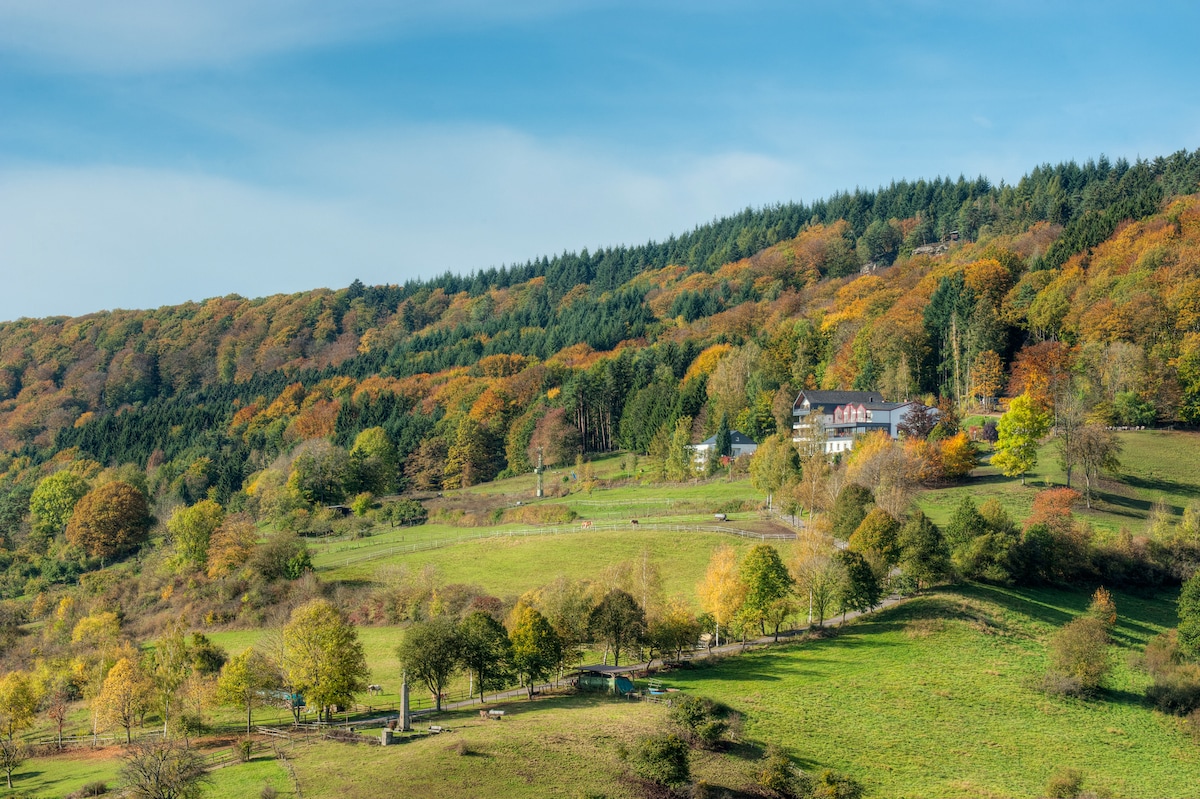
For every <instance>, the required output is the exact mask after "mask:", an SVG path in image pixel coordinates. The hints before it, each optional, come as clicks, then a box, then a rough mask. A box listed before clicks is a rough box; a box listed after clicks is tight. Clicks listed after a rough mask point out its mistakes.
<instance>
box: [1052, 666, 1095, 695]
mask: <svg viewBox="0 0 1200 799" xmlns="http://www.w3.org/2000/svg"><path fill="white" fill-rule="evenodd" d="M1042 690H1043V691H1045V692H1046V693H1048V694H1052V695H1054V696H1076V697H1082V696H1086V695H1087V693H1086V692H1085V691H1084V690H1083V685H1082V683H1080V682H1079V678H1078V677H1074V676H1072V675H1070V674H1063V673H1062V672H1061V671H1053V670H1051V671H1049V672H1047V673H1046V676H1045V677H1043V678H1042Z"/></svg>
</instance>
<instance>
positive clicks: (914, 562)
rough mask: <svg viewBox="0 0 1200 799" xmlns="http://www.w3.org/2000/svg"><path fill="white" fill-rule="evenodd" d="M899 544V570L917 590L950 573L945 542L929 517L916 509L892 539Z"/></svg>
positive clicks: (948, 556)
mask: <svg viewBox="0 0 1200 799" xmlns="http://www.w3.org/2000/svg"><path fill="white" fill-rule="evenodd" d="M896 542H897V543H898V544H899V545H900V568H901V569H903V570H904V573H905V574H907V575H908V576H909V577H911V578H912V579H914V580H916V582H917V588H918V590H919V589H921V588H923V587H925V586H927V585H930V584H931V583H935V582H937V581H938V580H942V579H945V578H946V577H947V576H949V574H950V552H949V551H948V548H947V547H946V539H945V538H943V537H942V531H941V530H939V529H938V527H937V525H935V524H934V523H933V522H932V521H930V520H929V517H928V516H926V515H925V514H924V513H923V512H921V511H919V510H917V511H914V512H913V514H912V515H911V516H909V518H908V521H906V522H905V523H904V526H903V527H901V528H900V532H899V533H898V534H897V536H896Z"/></svg>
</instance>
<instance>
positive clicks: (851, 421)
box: [792, 391, 920, 455]
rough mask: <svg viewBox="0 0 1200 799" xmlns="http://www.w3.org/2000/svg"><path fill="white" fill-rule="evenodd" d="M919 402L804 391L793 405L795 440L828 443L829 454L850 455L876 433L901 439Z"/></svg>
mask: <svg viewBox="0 0 1200 799" xmlns="http://www.w3.org/2000/svg"><path fill="white" fill-rule="evenodd" d="M919 404H920V403H918V402H912V401H909V402H884V400H883V396H882V395H881V394H880V393H879V392H878V391H801V392H800V396H798V397H796V401H795V403H793V404H792V416H793V417H794V418H795V422H794V423H793V424H792V441H794V442H795V443H796V444H797V445H801V446H802V445H803V444H805V443H806V442H811V441H813V440H821V441H824V449H825V453H826V454H827V455H834V454H837V453H839V452H847V451H848V450H850V449H851V448H852V447H853V446H854V439H855V438H856V437H858V436H861V435H866V434H867V433H872V432H874V431H876V430H882V431H884V432H886V433H887V434H888V435H889V436H891V437H892V438H899V437H900V433H899V426H900V423H901V422H902V421H903V420H904V417H905V415H907V414H908V412H909V411H911V410H912V409H913V408H914V407H916V406H918V405H919Z"/></svg>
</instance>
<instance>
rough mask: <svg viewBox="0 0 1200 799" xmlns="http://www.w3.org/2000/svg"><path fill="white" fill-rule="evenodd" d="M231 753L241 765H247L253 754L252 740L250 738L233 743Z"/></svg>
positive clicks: (239, 739)
mask: <svg viewBox="0 0 1200 799" xmlns="http://www.w3.org/2000/svg"><path fill="white" fill-rule="evenodd" d="M233 753H234V754H235V755H237V757H238V759H239V760H241V761H242V762H243V763H249V762H250V757H251V755H253V754H254V740H253V739H252V738H238V739H237V740H236V741H234V742H233Z"/></svg>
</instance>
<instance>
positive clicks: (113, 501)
mask: <svg viewBox="0 0 1200 799" xmlns="http://www.w3.org/2000/svg"><path fill="white" fill-rule="evenodd" d="M149 529H150V510H149V508H148V507H147V505H146V497H145V496H144V495H143V494H142V492H141V491H138V490H137V489H136V488H134V487H133V486H131V485H129V484H128V483H123V482H121V481H115V482H112V483H106V484H104V485H102V486H100V487H98V488H94V489H92V490H91V491H89V492H88V493H87V494H85V495H84V496H83V498H82V499H80V500H79V502H77V503H76V504H75V510H74V511H73V512H72V514H71V521H70V522H69V523H68V524H67V540H68V541H69V542H70V543H72V544H75V545H76V546H78V547H80V548H82V549H83V550H84V551H85V552H87V553H88V554H89V555H91V556H92V557H97V558H101V559H103V560H108V559H110V558H113V557H116V556H118V555H122V554H124V553H126V552H129V551H130V550H132V549H134V548H135V547H137V545H138V544H140V543H142V541H144V540H145V539H146V531H147V530H149Z"/></svg>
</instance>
